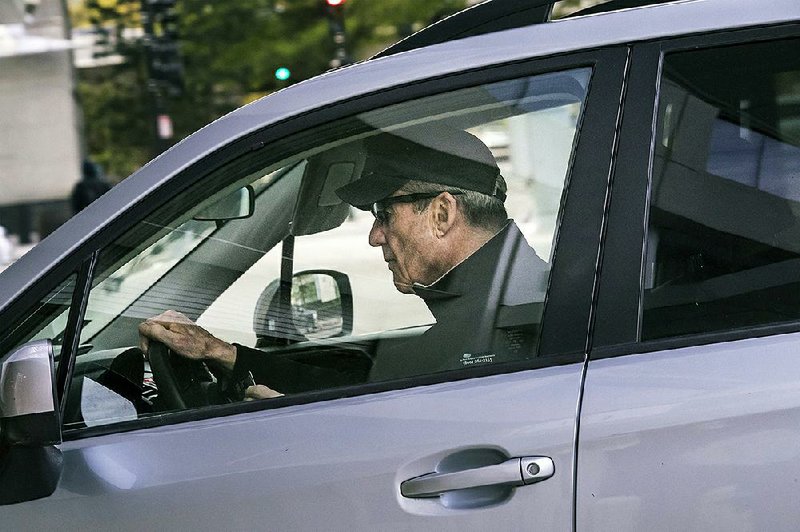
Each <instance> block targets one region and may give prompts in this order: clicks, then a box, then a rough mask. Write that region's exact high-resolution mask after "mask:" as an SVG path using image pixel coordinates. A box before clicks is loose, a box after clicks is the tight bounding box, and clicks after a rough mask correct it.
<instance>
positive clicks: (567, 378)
mask: <svg viewBox="0 0 800 532" xmlns="http://www.w3.org/2000/svg"><path fill="white" fill-rule="evenodd" d="M581 370H582V364H572V365H567V366H561V367H557V368H545V369H541V370H533V371H526V372H521V373H516V374H510V375H500V376H494V377H487V378H483V379H478V380H474V379H473V380H466V381H460V382H454V383H444V384H440V385H435V386H428V387H424V388H411V389H408V390H400V391H391V392H385V393H380V394H373V395H366V396H361V397H354V398H348V399H340V400H336V401H329V402H320V403H314V404H308V405H297V406H293V407H286V408H283V409H278V410H267V411H261V412H255V413H250V414H241V415H236V416H230V417H221V418H216V419H209V420H205V421H197V422H191V423H183V424H180V425H174V426H168V427H161V428H153V429H148V430H142V431H135V432H127V433H123V434H110V435H106V436H100V437H94V438H86V439H80V440H76V441H71V442H66V443H64V444H63V445H62V446H61V448H62V450H63V453H64V462H65V471H64V475H63V476H62V480H61V483H60V485H59V487H58V489H57V491H56V492H55V493H54V494H53V495H52V496H51V497H49V498H47V499H43V500H39V501H32V502H27V503H21V504H17V505H14V506H10V507H3V508H2V510H0V515H2V518H3V525H4V526H5V527H9V528H10V529H18V530H21V529H34V528H49V527H52V526H54V525H57V526H59V527H61V528H64V529H78V528H83V527H93V526H97V524H98V523H103V522H106V520H107V518H108V516H109V515H113V516H114V521H115V525H114V528H115V529H118V530H142V529H171V530H176V529H187V530H188V529H203V530H212V529H213V530H234V529H235V530H252V529H268V530H319V529H327V530H347V529H351V528H352V527H353V526H356V527H359V528H363V529H372V530H387V529H392V530H397V529H411V528H414V529H418V528H423V529H432V528H436V529H441V530H463V529H464V528H467V529H476V530H477V529H486V528H490V527H497V526H500V527H501V528H520V527H524V526H525V525H526V523H531V522H536V523H537V524H538V525H540V526H541V527H542V528H544V529H548V530H564V529H568V528H569V527H570V526H571V522H572V511H571V504H564V501H570V500H571V493H572V452H573V447H572V441H573V435H574V419H575V408H576V405H577V397H578V391H579V387H580V374H581ZM476 448H478V449H493V450H498V451H500V452H502V453H503V454H505V455H508V456H509V457H514V456H521V455H522V456H524V455H545V456H549V457H551V458H552V459H553V461H554V463H555V474H554V475H553V477H551V478H549V479H547V480H545V481H543V482H540V483H538V484H534V485H531V486H523V487H520V488H516V489H515V490H514V491H513V492H512V493H511V495H510V497H509V498H508V499H507V500H505V501H503V502H501V503H499V504H495V505H492V506H487V507H482V506H481V507H477V508H473V509H457V508H446V507H445V506H443V504H442V503H440V502H439V500H438V499H408V498H405V497H402V496H401V495H400V491H399V486H400V482H402V481H403V480H406V479H408V478H413V477H417V476H420V475H422V474H425V473H428V472H431V471H432V470H433V469H434V468H435V467H436V464H437V463H438V462H439V461H440V460H441V459H442V458H443V457H445V456H447V455H451V454H453V453H456V452H458V451H463V450H466V449H476ZM300 501H302V502H300ZM445 517H446V519H445Z"/></svg>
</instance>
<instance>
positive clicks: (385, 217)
mask: <svg viewBox="0 0 800 532" xmlns="http://www.w3.org/2000/svg"><path fill="white" fill-rule="evenodd" d="M375 219H376V220H378V223H379V224H381V225H386V224H388V223H389V211H378V212H376V213H375Z"/></svg>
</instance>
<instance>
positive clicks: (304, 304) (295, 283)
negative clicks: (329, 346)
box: [292, 270, 353, 339]
mask: <svg viewBox="0 0 800 532" xmlns="http://www.w3.org/2000/svg"><path fill="white" fill-rule="evenodd" d="M347 307H349V308H350V309H351V310H350V313H349V314H348V312H346V309H347ZM292 320H293V322H294V326H295V329H297V332H299V333H300V334H302V335H303V336H305V337H306V338H313V339H321V338H331V337H334V336H342V335H344V334H349V333H350V332H351V331H352V328H353V322H352V299H351V298H350V282H349V280H348V279H347V276H346V275H343V274H341V273H339V272H334V271H330V270H328V271H324V270H322V271H307V272H300V273H296V274H295V275H293V276H292Z"/></svg>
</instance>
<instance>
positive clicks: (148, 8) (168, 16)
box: [141, 0, 183, 155]
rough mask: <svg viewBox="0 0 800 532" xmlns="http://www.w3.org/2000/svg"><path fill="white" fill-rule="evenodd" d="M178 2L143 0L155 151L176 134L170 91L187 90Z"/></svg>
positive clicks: (164, 146) (158, 150)
mask: <svg viewBox="0 0 800 532" xmlns="http://www.w3.org/2000/svg"><path fill="white" fill-rule="evenodd" d="M175 3H176V0H141V14H142V25H143V27H144V32H145V38H144V45H145V57H146V62H147V91H148V93H149V94H150V100H151V102H152V106H151V108H152V124H153V133H154V143H153V147H154V150H155V155H158V154H160V153H162V152H163V151H164V150H166V149H167V148H168V147H169V145H170V139H171V138H172V135H173V132H172V119H171V118H170V115H169V112H168V109H167V99H166V95H168V94H169V95H173V96H175V95H179V94H181V92H182V91H183V64H182V62H181V57H180V50H179V48H178V43H177V40H176V39H177V35H178V32H177V13H176V12H175Z"/></svg>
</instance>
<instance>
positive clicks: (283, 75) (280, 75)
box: [275, 67, 292, 81]
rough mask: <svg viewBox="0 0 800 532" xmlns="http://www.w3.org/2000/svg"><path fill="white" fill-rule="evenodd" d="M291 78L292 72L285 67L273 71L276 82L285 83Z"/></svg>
mask: <svg viewBox="0 0 800 532" xmlns="http://www.w3.org/2000/svg"><path fill="white" fill-rule="evenodd" d="M290 77H292V71H291V70H289V69H288V68H286V67H280V68H278V69H277V70H275V79H277V80H278V81H286V80H288V79H289V78H290Z"/></svg>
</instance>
